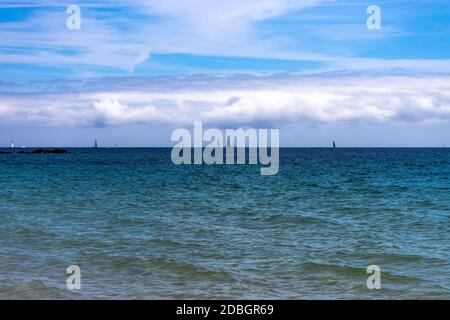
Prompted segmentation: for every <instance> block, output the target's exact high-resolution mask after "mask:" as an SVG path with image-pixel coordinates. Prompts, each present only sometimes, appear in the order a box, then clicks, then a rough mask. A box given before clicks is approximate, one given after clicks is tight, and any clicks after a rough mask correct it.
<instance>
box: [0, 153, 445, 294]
mask: <svg viewBox="0 0 450 320" xmlns="http://www.w3.org/2000/svg"><path fill="white" fill-rule="evenodd" d="M69 151H70V153H69V154H67V155H51V154H49V155H19V154H17V155H0V218H1V223H0V298H3V299H4V298H6V299H10V298H25V299H91V298H104V299H114V298H124V299H169V298H180V299H185V298H186V299H187V298H190V299H195V298H202V299H203V298H204V299H218V298H225V299H241V298H261V299H322V298H327V299H350V298H354V299H432V298H439V299H450V232H449V231H450V230H449V229H450V149H445V148H440V149H438V148H436V149H383V148H380V149H378V148H370V149H340V148H338V149H334V150H333V149H281V150H280V170H279V173H278V174H277V175H275V176H261V175H260V174H259V168H260V167H259V166H258V165H216V166H208V165H181V166H175V165H173V164H172V163H171V161H170V151H171V149H169V148H167V149H157V148H148V149H145V148H142V149H120V148H114V149H101V148H99V149H69ZM69 265H78V266H79V267H80V268H81V289H80V290H75V291H69V290H67V289H66V279H67V277H68V275H67V274H66V268H67V267H68V266H69ZM369 265H378V266H379V267H380V269H381V289H380V290H368V289H367V287H366V280H367V277H368V276H369V274H367V273H366V268H367V267H368V266H369Z"/></svg>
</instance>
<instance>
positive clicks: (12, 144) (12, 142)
mask: <svg viewBox="0 0 450 320" xmlns="http://www.w3.org/2000/svg"><path fill="white" fill-rule="evenodd" d="M12 148H14V141H11V149H12Z"/></svg>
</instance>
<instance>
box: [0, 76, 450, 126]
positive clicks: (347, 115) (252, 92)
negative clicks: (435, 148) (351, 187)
mask: <svg viewBox="0 0 450 320" xmlns="http://www.w3.org/2000/svg"><path fill="white" fill-rule="evenodd" d="M2 86H6V85H5V84H3V85H0V89H1V90H0V92H4V93H1V94H0V118H1V119H2V121H3V122H4V123H7V122H9V123H37V124H44V125H49V126H74V127H108V126H116V125H127V124H145V125H149V126H161V125H163V126H167V125H170V126H186V125H187V126H190V125H192V122H193V121H194V120H201V121H203V122H205V123H206V124H207V125H215V126H235V127H238V126H252V127H261V126H265V127H268V126H270V127H278V128H281V127H289V126H292V125H304V126H313V127H315V126H336V125H344V126H355V125H359V124H380V125H383V124H402V123H406V124H425V125H426V124H433V123H448V122H450V77H448V76H442V75H441V76H436V75H429V76H425V75H423V76H371V77H365V76H360V75H342V76H336V75H334V76H293V75H278V76H266V77H262V76H254V77H251V76H245V77H238V76H235V77H232V76H230V77H228V76H226V77H209V78H208V77H202V76H197V77H195V76H192V77H184V78H170V77H165V78H156V79H145V78H132V79H128V80H122V81H119V80H117V79H115V80H114V79H110V80H107V79H106V80H105V79H104V80H97V82H90V83H84V84H80V83H79V82H78V83H76V84H75V83H65V86H64V87H62V88H61V87H60V88H57V89H55V88H52V87H51V84H47V91H46V92H28V93H19V92H16V93H6V90H7V88H6V87H4V88H1V87H2Z"/></svg>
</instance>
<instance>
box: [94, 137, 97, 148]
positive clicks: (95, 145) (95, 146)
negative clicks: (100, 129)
mask: <svg viewBox="0 0 450 320" xmlns="http://www.w3.org/2000/svg"><path fill="white" fill-rule="evenodd" d="M94 148H98V145H97V139H95V144H94Z"/></svg>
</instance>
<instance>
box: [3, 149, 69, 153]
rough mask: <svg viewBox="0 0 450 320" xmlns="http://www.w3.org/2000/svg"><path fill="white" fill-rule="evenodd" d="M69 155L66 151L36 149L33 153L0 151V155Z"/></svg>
mask: <svg viewBox="0 0 450 320" xmlns="http://www.w3.org/2000/svg"><path fill="white" fill-rule="evenodd" d="M66 153H69V151H67V150H66V149H42V148H40V149H36V150H33V151H31V152H30V151H17V152H15V151H0V154H66Z"/></svg>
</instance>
